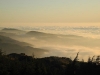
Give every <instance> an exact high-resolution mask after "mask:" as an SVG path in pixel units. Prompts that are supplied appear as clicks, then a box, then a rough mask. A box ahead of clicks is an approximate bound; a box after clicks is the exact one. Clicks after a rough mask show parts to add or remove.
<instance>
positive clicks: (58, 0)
mask: <svg viewBox="0 0 100 75" xmlns="http://www.w3.org/2000/svg"><path fill="white" fill-rule="evenodd" d="M51 23H52V24H54V23H55V24H60V23H62V24H64V23H96V24H97V25H100V0H0V26H3V25H5V26H8V25H16V26H17V25H43V24H45V25H50V24H51Z"/></svg>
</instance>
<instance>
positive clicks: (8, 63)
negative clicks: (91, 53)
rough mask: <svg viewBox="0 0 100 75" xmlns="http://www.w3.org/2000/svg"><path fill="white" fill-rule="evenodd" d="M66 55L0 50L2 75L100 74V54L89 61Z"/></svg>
mask: <svg viewBox="0 0 100 75" xmlns="http://www.w3.org/2000/svg"><path fill="white" fill-rule="evenodd" d="M77 58H78V54H77V55H76V57H75V59H74V60H71V59H70V58H66V57H55V56H51V57H45V58H34V55H33V56H27V55H25V54H24V53H21V54H17V53H11V54H8V55H6V54H4V53H3V52H2V51H0V75H100V65H99V56H98V57H97V58H96V60H95V61H94V59H93V58H92V59H90V58H89V59H88V62H84V61H80V62H79V61H77Z"/></svg>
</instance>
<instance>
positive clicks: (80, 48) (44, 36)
mask: <svg viewBox="0 0 100 75" xmlns="http://www.w3.org/2000/svg"><path fill="white" fill-rule="evenodd" d="M52 31H54V30H52ZM76 31H78V29H76ZM85 31H86V30H85ZM68 32H69V34H55V33H54V34H53V33H50V32H48V33H47V32H46V33H45V32H44V31H43V32H40V31H34V30H30V31H25V30H19V29H12V28H4V29H2V30H0V48H2V50H4V51H6V53H11V52H13V53H16V52H17V53H21V52H22V53H26V54H28V55H32V53H34V55H35V57H47V56H60V57H71V58H72V59H73V58H74V57H75V56H76V54H77V52H80V53H79V59H80V60H81V59H85V60H87V59H88V57H89V56H90V57H92V56H93V55H99V54H100V39H99V38H93V37H95V35H94V36H93V35H92V36H93V37H89V35H88V34H84V36H81V35H83V34H80V35H76V34H70V31H68ZM68 32H67V33H68ZM78 32H79V31H78ZM73 33H75V32H74V31H73ZM76 33H77V32H76Z"/></svg>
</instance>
